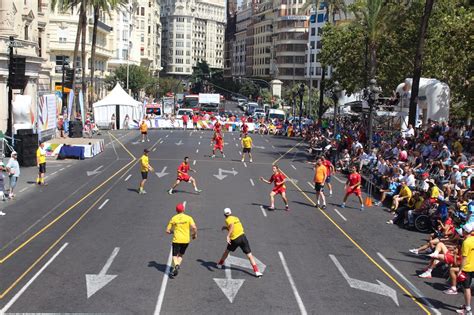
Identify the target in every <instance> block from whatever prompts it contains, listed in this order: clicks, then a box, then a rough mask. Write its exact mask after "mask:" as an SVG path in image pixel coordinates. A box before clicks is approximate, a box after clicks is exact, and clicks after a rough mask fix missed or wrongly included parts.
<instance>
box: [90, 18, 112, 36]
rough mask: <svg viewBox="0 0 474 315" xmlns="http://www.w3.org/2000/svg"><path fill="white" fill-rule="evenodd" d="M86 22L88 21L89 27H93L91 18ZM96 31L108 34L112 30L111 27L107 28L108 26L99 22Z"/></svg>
mask: <svg viewBox="0 0 474 315" xmlns="http://www.w3.org/2000/svg"><path fill="white" fill-rule="evenodd" d="M88 20H89V25H94V19H93V18H89V19H88ZM97 29H98V30H102V31H104V32H107V33H109V32H110V31H112V30H113V27H112V26H109V25H107V24H105V23H104V22H102V21H100V20H99V21H98V22H97Z"/></svg>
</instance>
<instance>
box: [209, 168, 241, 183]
mask: <svg viewBox="0 0 474 315" xmlns="http://www.w3.org/2000/svg"><path fill="white" fill-rule="evenodd" d="M223 173H228V174H232V175H234V176H235V175H237V174H238V172H237V171H236V170H234V169H232V171H228V170H223V169H222V168H219V174H214V177H215V178H217V179H218V180H223V179H224V178H226V177H227V175H224V174H223Z"/></svg>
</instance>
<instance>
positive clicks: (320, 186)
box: [313, 158, 328, 209]
mask: <svg viewBox="0 0 474 315" xmlns="http://www.w3.org/2000/svg"><path fill="white" fill-rule="evenodd" d="M327 178H328V171H327V167H326V166H325V165H323V159H322V158H318V159H317V160H316V164H315V165H314V178H313V181H314V190H315V191H316V195H317V199H316V207H318V208H319V199H322V201H323V204H322V206H321V209H326V196H324V184H325V183H326V179H327Z"/></svg>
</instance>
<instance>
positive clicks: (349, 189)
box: [341, 166, 364, 211]
mask: <svg viewBox="0 0 474 315" xmlns="http://www.w3.org/2000/svg"><path fill="white" fill-rule="evenodd" d="M361 185H362V178H361V177H360V174H359V173H357V168H356V167H355V166H352V167H351V173H350V174H349V178H348V179H347V182H346V184H345V185H344V188H345V189H346V195H345V196H344V201H343V202H342V205H341V208H345V207H346V201H347V198H348V197H349V195H350V194H355V195H356V196H357V198H359V201H360V210H361V211H362V210H364V202H363V201H362V190H361V188H360V186H361Z"/></svg>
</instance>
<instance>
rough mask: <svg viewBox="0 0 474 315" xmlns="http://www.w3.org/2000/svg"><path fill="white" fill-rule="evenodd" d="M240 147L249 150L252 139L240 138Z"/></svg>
mask: <svg viewBox="0 0 474 315" xmlns="http://www.w3.org/2000/svg"><path fill="white" fill-rule="evenodd" d="M242 146H243V147H244V148H246V149H250V148H251V147H252V138H250V137H244V138H242Z"/></svg>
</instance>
